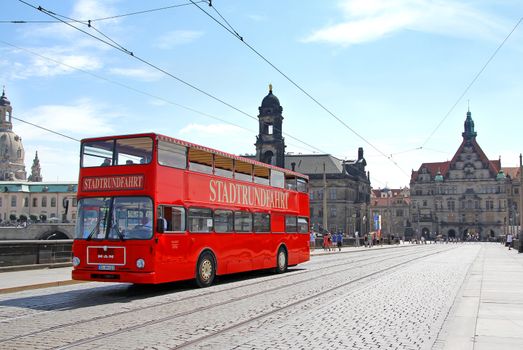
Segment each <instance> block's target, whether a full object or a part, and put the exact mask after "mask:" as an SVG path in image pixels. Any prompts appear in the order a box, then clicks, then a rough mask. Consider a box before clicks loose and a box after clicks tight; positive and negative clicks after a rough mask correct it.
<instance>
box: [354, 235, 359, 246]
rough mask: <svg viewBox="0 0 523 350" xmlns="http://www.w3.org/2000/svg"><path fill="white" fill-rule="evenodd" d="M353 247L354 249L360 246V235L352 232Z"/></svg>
mask: <svg viewBox="0 0 523 350" xmlns="http://www.w3.org/2000/svg"><path fill="white" fill-rule="evenodd" d="M354 245H355V246H356V247H359V246H360V235H359V233H358V231H356V232H354Z"/></svg>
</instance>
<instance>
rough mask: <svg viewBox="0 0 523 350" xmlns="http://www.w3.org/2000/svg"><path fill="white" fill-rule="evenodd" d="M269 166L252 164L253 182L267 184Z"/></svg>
mask: <svg viewBox="0 0 523 350" xmlns="http://www.w3.org/2000/svg"><path fill="white" fill-rule="evenodd" d="M269 175H270V171H269V168H266V167H263V166H259V165H255V166H254V182H255V183H257V184H262V185H268V184H269Z"/></svg>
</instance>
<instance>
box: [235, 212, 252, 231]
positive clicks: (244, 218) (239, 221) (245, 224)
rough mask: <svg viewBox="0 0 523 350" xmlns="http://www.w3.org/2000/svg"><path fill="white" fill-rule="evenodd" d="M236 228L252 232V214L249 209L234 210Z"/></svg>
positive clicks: (236, 229)
mask: <svg viewBox="0 0 523 350" xmlns="http://www.w3.org/2000/svg"><path fill="white" fill-rule="evenodd" d="M234 230H235V231H236V232H252V215H251V213H249V212H248V211H235V212H234Z"/></svg>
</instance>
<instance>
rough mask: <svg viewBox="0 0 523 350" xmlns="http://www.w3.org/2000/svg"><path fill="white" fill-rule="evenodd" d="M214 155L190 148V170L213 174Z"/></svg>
mask: <svg viewBox="0 0 523 350" xmlns="http://www.w3.org/2000/svg"><path fill="white" fill-rule="evenodd" d="M212 166H213V154H212V153H209V152H206V151H202V150H199V149H197V148H189V170H192V171H196V172H199V173H204V174H212Z"/></svg>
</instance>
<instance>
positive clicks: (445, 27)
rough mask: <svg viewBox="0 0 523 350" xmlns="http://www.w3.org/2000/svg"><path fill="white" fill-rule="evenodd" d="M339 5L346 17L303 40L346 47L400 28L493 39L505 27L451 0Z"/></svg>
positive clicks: (350, 0)
mask: <svg viewBox="0 0 523 350" xmlns="http://www.w3.org/2000/svg"><path fill="white" fill-rule="evenodd" d="M341 8H342V12H343V14H344V17H345V20H343V21H342V22H341V23H336V24H332V25H329V26H326V27H325V28H322V29H319V30H317V31H315V32H313V33H312V34H310V35H309V36H308V37H306V38H305V39H303V41H304V42H328V43H332V44H338V45H343V46H347V45H352V44H359V43H363V42H369V41H374V40H379V39H381V38H383V37H384V36H387V35H391V34H393V33H395V32H398V31H402V30H414V31H419V32H428V33H436V34H441V35H447V36H456V37H473V38H478V37H479V38H486V39H495V38H498V37H499V36H500V33H501V30H504V31H506V28H507V26H506V25H505V24H503V23H502V21H501V20H499V19H495V18H492V15H491V14H487V13H482V12H480V11H479V10H477V9H475V8H473V7H472V6H470V5H467V4H463V3H460V2H456V1H450V0H439V1H433V0H346V1H344V2H342V4H341ZM503 28H505V29H503Z"/></svg>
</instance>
